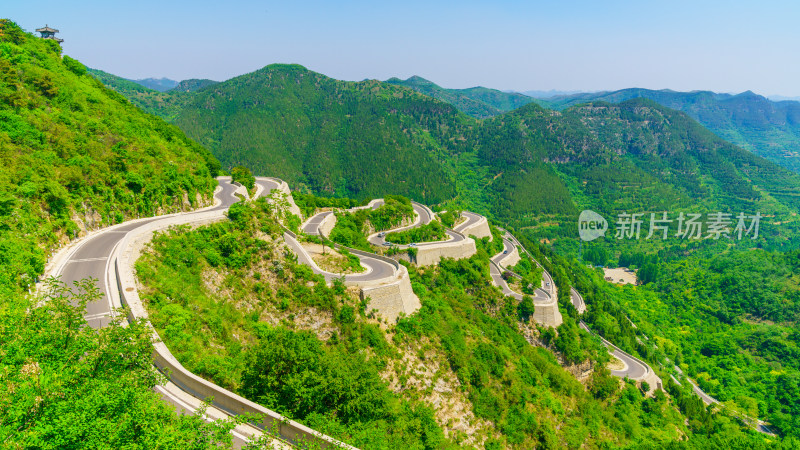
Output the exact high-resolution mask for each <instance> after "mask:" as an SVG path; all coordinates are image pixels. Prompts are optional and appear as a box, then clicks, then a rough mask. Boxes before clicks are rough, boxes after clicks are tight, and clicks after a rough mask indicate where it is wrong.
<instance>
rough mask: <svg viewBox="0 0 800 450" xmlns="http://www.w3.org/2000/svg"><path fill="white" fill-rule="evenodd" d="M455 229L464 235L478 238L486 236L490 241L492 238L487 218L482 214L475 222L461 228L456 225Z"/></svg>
mask: <svg viewBox="0 0 800 450" xmlns="http://www.w3.org/2000/svg"><path fill="white" fill-rule="evenodd" d="M456 231H458V232H459V233H461V234H463V235H464V236H475V237H476V238H478V239H482V238H485V237H488V238H489V240H490V241H491V240H492V239H493V237H492V230H490V229H489V220H488V219H486V217H483V216H481V218H480V220H478V221H477V222H475V223H472V224H469V225H467V226H465V227H463V228H459V227H456Z"/></svg>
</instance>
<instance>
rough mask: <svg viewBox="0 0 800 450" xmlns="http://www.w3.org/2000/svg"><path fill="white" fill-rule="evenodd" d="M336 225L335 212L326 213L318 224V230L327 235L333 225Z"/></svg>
mask: <svg viewBox="0 0 800 450" xmlns="http://www.w3.org/2000/svg"><path fill="white" fill-rule="evenodd" d="M335 226H336V214H328V215H327V216H325V219H323V220H322V223H320V224H319V232H320V233H322V234H323V235H324V236H329V235H330V234H331V231H333V227H335Z"/></svg>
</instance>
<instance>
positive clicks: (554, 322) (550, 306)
mask: <svg viewBox="0 0 800 450" xmlns="http://www.w3.org/2000/svg"><path fill="white" fill-rule="evenodd" d="M533 319H534V320H535V321H537V322H539V323H541V324H542V325H546V326H548V327H553V328H555V327H558V326H559V325H561V324H562V323H564V318H563V317H561V311H559V310H558V301H556V300H553V301H551V302H549V303H534V305H533Z"/></svg>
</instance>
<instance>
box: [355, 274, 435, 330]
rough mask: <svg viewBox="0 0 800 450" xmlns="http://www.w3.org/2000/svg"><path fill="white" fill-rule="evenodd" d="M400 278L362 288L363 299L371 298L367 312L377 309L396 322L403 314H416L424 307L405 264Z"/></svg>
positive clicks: (378, 312) (390, 321)
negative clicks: (414, 289)
mask: <svg viewBox="0 0 800 450" xmlns="http://www.w3.org/2000/svg"><path fill="white" fill-rule="evenodd" d="M400 272H401V273H400V274H399V276H398V278H397V279H396V280H394V281H392V282H390V283H385V284H381V285H378V286H371V287H370V286H366V287H362V288H361V299H362V300H364V299H369V302H368V303H367V312H369V311H373V310H375V311H376V312H377V314H378V315H380V316H381V317H384V318H386V320H387V321H388V322H389V323H394V322H396V321H397V319H399V318H400V317H401V315H402V316H409V315H411V314H414V313H415V312H416V311H417V310H419V309H420V308H421V307H422V303H421V302H420V301H419V297H417V296H416V294H414V291H413V290H412V288H411V279H410V278H409V276H408V270H407V269H406V268H405V266H400Z"/></svg>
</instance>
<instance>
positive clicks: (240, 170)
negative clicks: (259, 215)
mask: <svg viewBox="0 0 800 450" xmlns="http://www.w3.org/2000/svg"><path fill="white" fill-rule="evenodd" d="M231 179H232V181H233V182H234V183H241V185H242V186H244V187H245V188H246V189H247V190H248V191H250V193H251V194H252V193H253V192H255V188H256V177H254V176H253V173H252V172H250V169H248V168H247V167H243V166H236V167H234V168H233V169H231Z"/></svg>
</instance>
